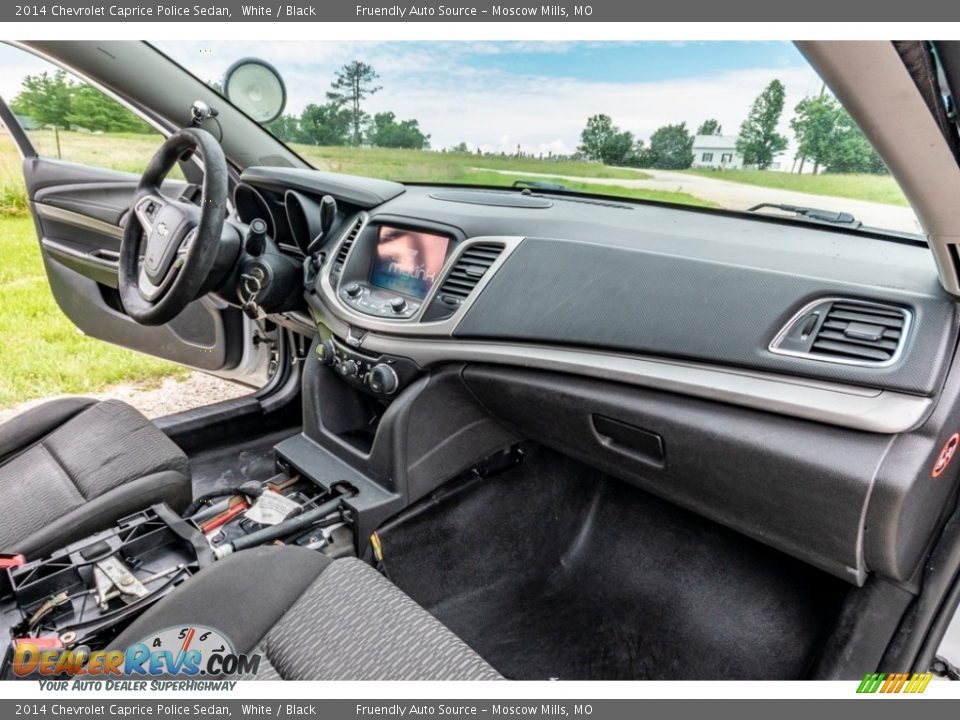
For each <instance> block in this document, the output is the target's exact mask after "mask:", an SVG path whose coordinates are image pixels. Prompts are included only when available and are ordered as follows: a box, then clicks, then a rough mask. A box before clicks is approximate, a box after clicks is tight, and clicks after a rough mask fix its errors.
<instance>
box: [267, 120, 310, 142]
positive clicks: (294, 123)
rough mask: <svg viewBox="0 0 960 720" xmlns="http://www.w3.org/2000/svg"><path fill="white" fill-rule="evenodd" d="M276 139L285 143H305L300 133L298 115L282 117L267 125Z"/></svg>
mask: <svg viewBox="0 0 960 720" xmlns="http://www.w3.org/2000/svg"><path fill="white" fill-rule="evenodd" d="M267 130H269V131H270V132H271V133H272V134H273V136H274V137H275V138H277V139H278V140H283V141H284V142H303V139H302V136H301V133H300V119H299V118H298V117H297V116H296V115H281V116H280V117H278V118H277V119H276V120H273V121H272V122H270V123H267Z"/></svg>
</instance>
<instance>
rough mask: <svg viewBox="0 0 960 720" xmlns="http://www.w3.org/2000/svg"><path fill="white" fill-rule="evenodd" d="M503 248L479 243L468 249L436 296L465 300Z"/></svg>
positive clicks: (499, 245)
mask: <svg viewBox="0 0 960 720" xmlns="http://www.w3.org/2000/svg"><path fill="white" fill-rule="evenodd" d="M503 247H504V246H503V245H501V244H499V243H496V244H495V243H480V244H477V245H472V246H470V247H468V248H467V249H466V250H464V251H463V253H462V254H461V255H460V257H459V258H457V262H456V264H455V265H454V266H453V268H451V270H450V272H449V273H448V274H447V277H446V278H444V280H443V284H442V285H441V286H440V289H439V290H438V291H437V296H438V297H440V298H444V297H447V298H450V297H454V298H459V299H460V300H465V299H466V298H467V297H468V296H469V295H470V293H471V292H472V291H473V289H474V288H475V287H476V286H477V284H478V283H479V282H480V280H482V279H483V277H484V276H485V275H486V274H487V271H488V270H489V269H490V267H491V266H492V265H493V264H494V263H495V262H496V261H497V258H498V257H500V253H502V252H503Z"/></svg>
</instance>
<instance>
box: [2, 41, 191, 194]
mask: <svg viewBox="0 0 960 720" xmlns="http://www.w3.org/2000/svg"><path fill="white" fill-rule="evenodd" d="M0 77H2V78H3V81H2V85H0V94H2V97H3V99H4V101H5V102H6V103H7V105H8V106H9V107H10V110H11V111H12V112H13V114H14V116H15V117H16V120H17V123H18V124H19V125H20V127H21V128H22V129H23V130H24V132H25V134H26V136H27V138H28V139H29V140H30V143H31V144H32V145H33V148H34V150H35V151H36V153H37V154H38V155H40V156H41V157H46V158H58V159H62V160H66V161H68V162H74V163H80V164H82V165H91V166H95V167H102V168H107V169H111V170H122V171H125V172H132V173H137V174H140V173H142V172H143V171H144V170H145V169H146V167H147V163H148V162H149V161H150V158H151V157H153V154H154V153H155V152H156V150H157V148H158V147H159V146H160V143H161V142H163V136H162V135H161V134H160V133H159V132H157V130H156V129H155V128H154V127H152V126H151V125H149V124H147V123H146V122H145V121H144V120H143V119H141V118H140V117H139V116H138V115H136V114H135V113H133V112H131V111H130V110H129V109H127V108H126V107H125V106H124V105H121V104H120V103H118V102H117V101H115V100H114V99H113V98H111V97H109V96H108V95H106V94H105V93H103V92H101V91H100V90H98V89H97V88H95V87H93V86H92V85H89V84H87V83H86V82H83V81H82V80H80V79H79V78H77V77H75V76H73V75H72V74H70V73H67V72H65V71H63V70H61V69H60V68H59V67H57V66H55V65H53V64H52V63H49V62H47V61H46V60H43V59H42V58H38V57H36V56H34V55H32V54H31V53H29V52H27V51H25V50H21V49H20V48H16V47H13V46H11V45H5V44H0ZM5 140H7V142H9V140H8V139H5ZM7 142H4V145H7ZM13 150H14V148H13V147H12V146H9V147H0V156H4V157H5V156H6V155H7V153H8V152H10V151H13ZM176 172H177V171H176V170H175V173H176ZM175 173H172V175H175Z"/></svg>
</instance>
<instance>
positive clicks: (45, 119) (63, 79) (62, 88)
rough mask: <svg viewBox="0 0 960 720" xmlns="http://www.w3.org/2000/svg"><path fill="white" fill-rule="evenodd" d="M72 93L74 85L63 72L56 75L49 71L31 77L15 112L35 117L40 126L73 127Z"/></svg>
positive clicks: (18, 97)
mask: <svg viewBox="0 0 960 720" xmlns="http://www.w3.org/2000/svg"><path fill="white" fill-rule="evenodd" d="M72 91H73V83H72V82H70V80H68V79H67V74H66V73H65V72H64V71H63V70H57V71H56V72H55V73H54V74H53V75H50V73H47V72H42V73H40V74H39V75H27V76H26V77H25V78H24V79H23V83H22V85H21V88H20V92H19V93H17V95H16V97H14V98H13V102H12V103H10V105H11V107H12V108H13V111H14V112H15V113H17V114H18V115H26V116H29V117H31V118H33V121H34V122H36V123H37V124H38V125H52V126H53V127H57V128H69V127H70V123H69V121H68V120H67V116H68V115H69V114H70V99H71V95H72Z"/></svg>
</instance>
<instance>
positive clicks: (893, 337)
mask: <svg viewBox="0 0 960 720" xmlns="http://www.w3.org/2000/svg"><path fill="white" fill-rule="evenodd" d="M910 320H911V314H910V311H909V310H906V309H904V308H899V307H896V306H893V305H883V304H880V303H871V302H865V301H861V300H847V299H830V300H820V301H817V302H815V303H813V304H811V305H808V306H807V307H805V308H804V309H803V310H801V311H800V312H799V313H797V314H796V315H795V316H794V317H793V318H792V319H791V320H790V322H789V323H788V324H787V326H786V327H785V328H784V329H783V330H782V331H781V332H780V334H779V335H777V337H776V338H775V339H774V341H773V342H772V343H771V344H770V350H771V352H775V353H779V354H781V355H793V356H798V357H807V358H810V359H814V360H823V361H826V362H835V363H843V364H846V365H868V366H875V367H882V366H885V365H890V364H891V363H893V362H895V361H896V360H897V358H898V357H899V356H900V353H901V351H902V350H903V346H904V343H905V342H906V338H907V332H908V330H909V328H910Z"/></svg>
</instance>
